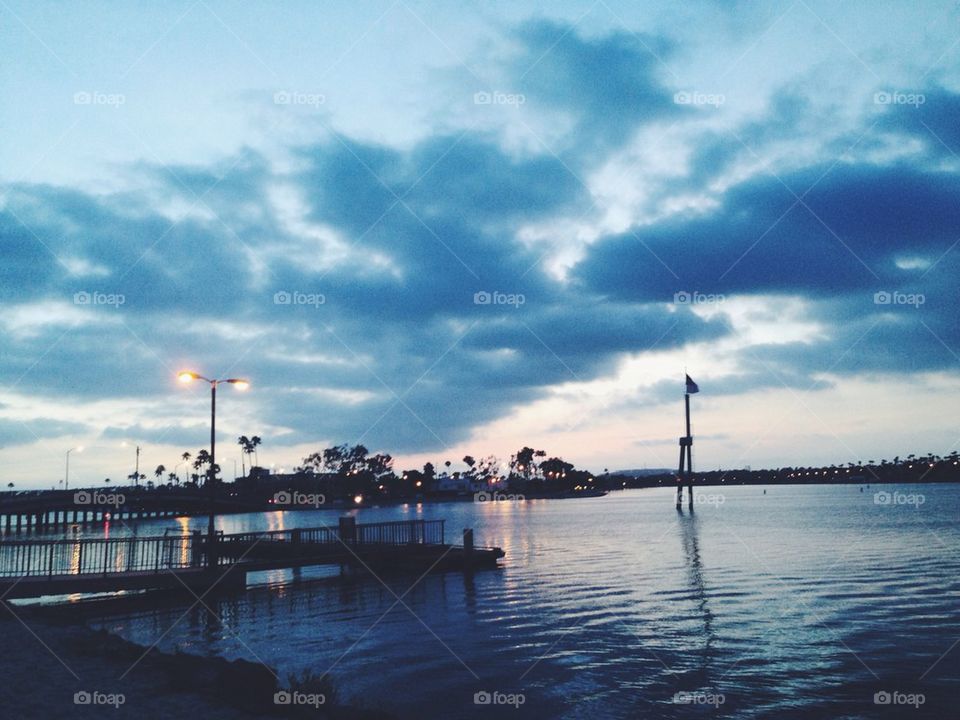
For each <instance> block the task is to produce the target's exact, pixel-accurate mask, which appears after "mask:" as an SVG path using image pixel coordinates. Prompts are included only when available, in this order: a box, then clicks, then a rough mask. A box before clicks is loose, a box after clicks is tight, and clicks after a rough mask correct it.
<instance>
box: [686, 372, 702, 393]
mask: <svg viewBox="0 0 960 720" xmlns="http://www.w3.org/2000/svg"><path fill="white" fill-rule="evenodd" d="M687 392H688V393H696V392H700V387H699V386H698V385H697V384H696V383H695V382H694V381H693V380H691V379H690V376H689V375H687Z"/></svg>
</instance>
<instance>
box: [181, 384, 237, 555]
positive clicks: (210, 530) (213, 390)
mask: <svg viewBox="0 0 960 720" xmlns="http://www.w3.org/2000/svg"><path fill="white" fill-rule="evenodd" d="M177 378H178V379H179V380H180V382H182V383H189V382H193V381H194V380H203V381H204V382H208V383H210V466H209V469H208V470H207V485H209V486H210V487H209V490H208V492H209V495H210V517H209V518H208V520H207V545H208V550H207V565H208V566H209V567H214V566H215V565H216V558H215V557H214V553H215V541H216V537H215V530H214V516H215V515H216V504H217V490H216V487H215V484H216V476H217V473H216V466H217V455H216V452H217V385H219V384H220V383H229V384H231V385H233V386H234V387H235V388H237V390H246V389H247V388H248V387H250V382H249V381H248V380H243V379H241V378H220V379H213V380H212V379H210V378H206V377H204V376H203V375H198V374H197V373H195V372H192V371H190V370H183V371H181V372H179V373H178V374H177Z"/></svg>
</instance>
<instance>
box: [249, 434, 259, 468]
mask: <svg viewBox="0 0 960 720" xmlns="http://www.w3.org/2000/svg"><path fill="white" fill-rule="evenodd" d="M259 445H260V436H259V435H254V436H253V437H252V438H250V446H251V447H252V448H253V457H254V460H256V461H257V467H260V453H258V452H257V447H258V446H259Z"/></svg>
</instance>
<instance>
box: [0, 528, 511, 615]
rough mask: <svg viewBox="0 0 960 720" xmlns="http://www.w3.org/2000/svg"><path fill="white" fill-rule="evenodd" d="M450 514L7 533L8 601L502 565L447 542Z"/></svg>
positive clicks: (495, 553) (4, 571) (467, 540)
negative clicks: (274, 577) (333, 571)
mask: <svg viewBox="0 0 960 720" xmlns="http://www.w3.org/2000/svg"><path fill="white" fill-rule="evenodd" d="M444 523H445V521H444V520H401V521H395V522H384V523H367V524H358V523H357V522H356V521H355V519H354V518H352V517H343V518H340V519H339V523H338V525H336V526H326V525H324V526H320V527H310V528H294V529H290V530H274V531H264V532H249V533H234V534H227V535H225V534H222V533H218V534H217V535H215V536H214V541H213V543H212V544H211V542H210V539H209V537H208V536H206V535H203V534H202V533H200V532H199V531H197V532H193V533H191V534H178V535H165V536H147V537H136V536H133V537H118V538H77V539H65V540H63V539H60V540H4V541H0V599H4V600H9V599H16V598H21V599H22V598H33V597H41V596H47V595H72V594H82V593H104V592H119V591H139V590H171V589H172V590H178V589H183V590H190V591H192V592H195V593H196V592H209V591H212V590H214V589H220V590H238V589H243V588H245V587H246V584H247V573H249V572H256V571H262V570H277V569H292V568H300V567H306V566H314V565H339V566H341V567H350V568H355V569H360V570H366V571H370V572H377V571H378V570H383V569H411V570H418V571H421V572H428V571H450V570H457V571H468V572H469V571H472V570H478V569H489V568H495V567H497V564H498V560H499V559H500V558H502V557H504V552H503V550H501V549H500V548H496V547H480V546H475V545H474V544H473V531H472V530H469V529H468V530H464V532H463V544H462V545H452V544H447V543H446V541H445V537H444V534H445V533H444Z"/></svg>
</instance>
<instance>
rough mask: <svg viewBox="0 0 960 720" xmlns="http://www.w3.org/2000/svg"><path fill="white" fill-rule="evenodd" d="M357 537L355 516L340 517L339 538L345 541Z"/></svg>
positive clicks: (353, 539)
mask: <svg viewBox="0 0 960 720" xmlns="http://www.w3.org/2000/svg"><path fill="white" fill-rule="evenodd" d="M356 539H357V519H356V518H355V517H342V518H340V540H342V541H343V542H345V543H349V542H354V541H355V540H356Z"/></svg>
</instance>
